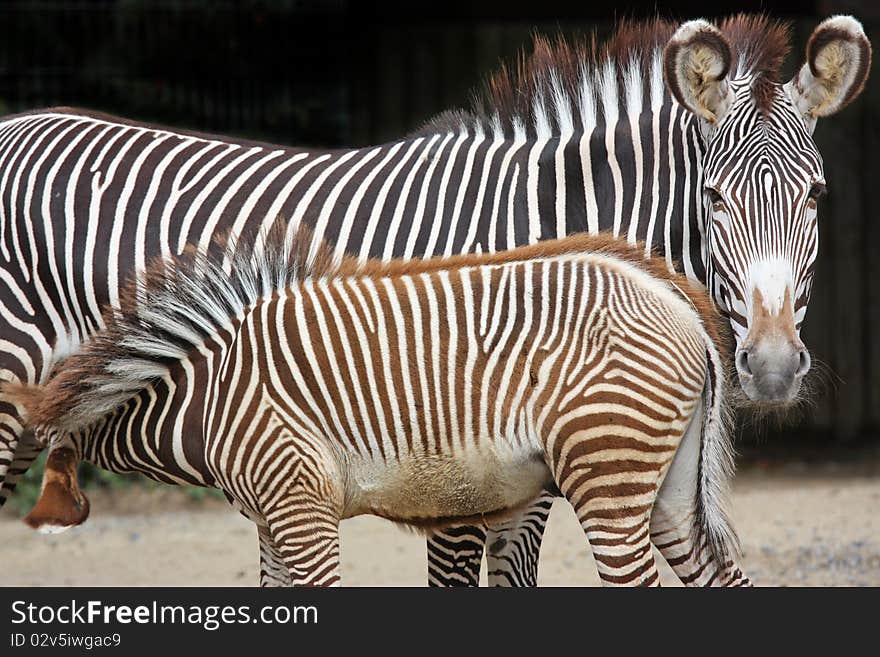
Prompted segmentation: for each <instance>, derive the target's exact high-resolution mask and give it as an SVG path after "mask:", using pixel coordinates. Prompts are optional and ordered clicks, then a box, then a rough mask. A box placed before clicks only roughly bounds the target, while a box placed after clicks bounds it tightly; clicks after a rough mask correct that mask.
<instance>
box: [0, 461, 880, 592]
mask: <svg viewBox="0 0 880 657" xmlns="http://www.w3.org/2000/svg"><path fill="white" fill-rule="evenodd" d="M733 517H734V521H735V524H736V526H737V528H738V530H739V533H740V536H741V538H742V540H743V547H744V556H743V559H742V561H743V565H744V566H745V569H746V572H748V573H749V575H750V576H751V577H752V579H753V580H754V581H755V582H756V583H757V584H759V585H789V586H804V585H807V586H809V585H813V586H817V585H818V586H828V585H848V586H852V585H873V586H880V458H872V459H870V461H868V462H865V460H861V461H859V462H857V463H856V464H853V463H850V464H841V463H836V464H835V463H823V464H822V465H818V466H817V465H806V464H787V465H781V466H780V465H767V464H764V465H763V466H762V465H760V464H758V465H755V464H753V465H751V466H749V467H746V468H744V469H743V470H742V471H741V472H740V474H738V475H737V478H736V481H735V484H734V495H733ZM0 545H2V546H3V547H0V557H2V562H3V563H4V565H5V568H4V569H3V570H2V571H0V584H2V585H25V586H33V585H80V586H85V585H103V586H141V585H178V586H221V585H247V586H250V585H254V584H256V583H257V576H258V570H259V568H258V554H257V540H256V532H255V530H254V527H253V525H251V523H250V522H248V521H247V520H245V519H244V518H242V517H241V516H239V515H238V514H237V513H235V512H234V511H232V510H231V509H230V508H228V507H226V506H225V505H224V504H223V503H222V502H215V501H209V502H207V503H198V504H197V503H194V502H191V501H188V500H187V499H186V498H185V497H184V495H183V494H182V492H181V491H180V490H177V489H173V488H170V487H169V488H167V489H166V488H163V489H161V490H152V491H149V492H148V493H145V492H143V491H141V492H138V491H137V490H135V491H132V492H129V491H126V492H124V493H122V494H118V493H117V494H115V495H108V494H93V495H92V513H91V518H90V519H89V521H88V522H87V523H86V524H85V525H84V526H82V527H79V528H76V529H73V530H71V531H69V532H67V533H64V534H59V535H54V536H44V535H40V534H37V533H35V532H32V531H31V530H29V529H28V528H27V527H26V526H25V525H24V524H23V523H22V522H20V520H19V519H18V518H16V517H15V516H14V515H13V514H12V513H11V512H9V511H7V510H3V512H2V513H0ZM658 560H659V561H661V565H662V568H663V583H664V584H666V585H678V582H677V580H676V579H675V576H674V575H673V574H672V572H671V571H670V570H669V569H668V567H667V566H666V564H665V563H662V558H660V557H659V555H658ZM342 576H343V583H344V584H345V585H348V586H359V585H361V586H362V585H399V586H421V585H423V584H424V582H425V544H424V539H422V538H421V537H420V536H418V535H415V534H412V533H408V532H405V531H401V530H400V529H399V528H397V527H396V526H394V525H392V524H391V523H388V522H386V521H383V520H379V519H377V518H372V517H361V518H354V519H351V520H347V521H345V522H344V523H343V525H342ZM539 583H540V584H541V585H544V586H564V585H570V586H591V585H597V584H598V583H599V579H598V575H597V574H596V568H595V565H594V563H593V559H592V557H591V555H590V551H589V548H588V546H587V543H586V540H585V538H584V536H583V534H582V532H581V530H580V527H579V526H578V524H577V522H576V520H575V517H574V513H573V512H572V510H571V507H570V506H569V505H568V504H567V503H566V502H565V501H563V500H557V502H556V505H555V506H554V509H553V513H552V515H551V519H550V524H549V526H548V528H547V534H546V538H545V541H544V547H543V549H542V553H541V562H540V570H539Z"/></svg>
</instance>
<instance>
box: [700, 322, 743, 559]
mask: <svg viewBox="0 0 880 657" xmlns="http://www.w3.org/2000/svg"><path fill="white" fill-rule="evenodd" d="M701 333H702V336H703V341H704V343H705V347H706V383H705V385H704V388H703V425H702V428H701V439H700V467H699V472H698V475H697V476H698V479H697V499H696V506H697V508H696V523H695V526H694V530H695V531H696V532H698V533H701V534H703V535H704V536H705V538H706V541H707V543H708V546H709V549H710V550H711V551H712V554H713V555H714V556H715V558H716V559H718V560H719V561H721V562H724V561H726V560H727V559H728V558H729V557H733V556H736V555H738V554H739V553H740V542H739V538H738V537H737V535H736V531H735V530H734V529H733V526H732V524H731V522H730V517H729V515H728V512H727V501H728V496H729V491H730V480H731V478H732V477H733V472H734V449H733V444H732V440H731V417H730V409H729V406H728V403H727V398H726V391H725V387H726V374H725V368H724V362H723V360H722V358H721V355H720V353H719V351H718V347H717V346H716V344H715V343H714V342H713V341H712V339H711V337H710V336H709V335H708V333H707V332H706V331H705V330H702V331H701ZM696 544H697V545H699V544H701V541H697V543H696Z"/></svg>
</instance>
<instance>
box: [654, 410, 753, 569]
mask: <svg viewBox="0 0 880 657" xmlns="http://www.w3.org/2000/svg"><path fill="white" fill-rule="evenodd" d="M700 424H701V415H697V416H695V418H694V419H693V420H692V421H691V424H690V426H689V427H688V429H687V431H686V432H685V435H684V438H683V439H682V441H681V444H680V445H679V446H678V450H676V452H675V457H674V458H673V459H672V464H671V465H670V466H669V472H668V473H667V474H666V478H665V479H664V480H663V485H662V486H661V487H660V492H659V493H658V495H657V501H656V502H655V503H654V509H653V511H652V512H651V540H652V541H653V543H654V545H656V546H657V549H658V550H660V554H662V555H663V558H664V559H666V561H667V562H668V563H669V565H670V566H671V567H672V569H673V570H674V571H675V574H676V575H677V576H678V578H679V579H680V580H681V581H682V583H683V584H685V585H686V586H751V582H750V581H749V578H748V577H746V575H745V574H743V572H742V570H740V568H739V567H738V566H737V565H736V563H735V562H733V561H732V560H728V561H727V562H726V563H719V562H718V561H717V560H716V559H715V557H714V555H713V554H712V552H711V551H710V550H709V548H708V544H707V542H706V539H705V536H704V535H703V534H702V533H701V532H700V531H699V530H698V528H696V527H695V526H694V525H695V523H696V520H697V518H696V514H695V509H696V506H697V504H696V496H697V479H696V473H698V472H699V467H700V466H699V458H700Z"/></svg>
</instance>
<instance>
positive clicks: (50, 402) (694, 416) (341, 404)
mask: <svg viewBox="0 0 880 657" xmlns="http://www.w3.org/2000/svg"><path fill="white" fill-rule="evenodd" d="M244 243H245V241H244V240H242V242H241V244H242V245H243V244H244ZM255 243H256V246H255V247H246V246H236V245H235V244H232V245H230V246H229V248H230V249H231V254H230V253H227V257H231V258H232V260H231V264H232V266H231V267H227V268H226V269H224V266H223V265H224V262H226V263H227V264H229V261H228V260H225V259H224V258H223V257H221V256H220V255H204V253H203V252H198V253H196V252H190V253H187V254H186V256H185V257H182V258H176V259H174V260H172V261H168V262H159V263H157V264H155V265H154V266H152V267H150V268H149V269H148V273H147V274H146V275H145V276H144V277H142V278H141V279H140V280H139V281H138V282H137V283H136V284H132V285H130V286H129V287H128V289H127V291H126V293H125V294H124V295H123V298H122V303H121V310H120V311H117V312H115V314H113V315H112V316H108V317H107V318H106V320H107V327H106V328H105V329H104V330H102V331H100V332H98V333H97V334H96V335H95V337H94V339H93V340H91V341H90V342H88V343H86V344H85V345H84V347H83V349H82V350H81V351H80V352H78V353H76V354H73V355H71V356H70V357H69V358H68V359H67V360H66V361H65V362H64V363H63V364H62V365H61V366H60V367H59V371H58V372H57V374H56V375H55V376H53V377H52V378H51V379H50V380H49V381H48V383H47V384H46V385H45V386H43V387H40V388H34V387H12V386H9V387H8V388H7V390H6V392H7V393H8V394H11V395H14V396H15V397H16V400H17V402H18V403H20V404H22V406H23V407H24V408H26V409H27V413H28V415H27V417H28V422H29V423H30V424H31V425H32V426H34V427H35V428H36V430H37V434H38V435H39V436H42V437H43V438H44V439H46V440H49V441H50V442H51V445H52V454H53V456H55V455H56V454H57V455H62V454H63V455H64V456H65V458H64V459H61V458H57V457H56V458H55V459H53V460H52V462H53V463H61V464H62V465H61V466H60V467H55V466H53V467H50V468H49V471H50V472H52V473H53V484H52V485H50V484H49V482H47V485H46V487H45V489H44V492H45V493H46V494H44V496H43V498H41V500H40V502H39V503H38V505H37V507H35V509H34V511H33V512H32V514H31V516H30V518H29V520H30V522H31V523H32V524H34V525H35V526H42V527H47V526H52V525H60V526H64V525H67V524H72V523H74V522H80V521H82V520H84V518H85V514H83V513H79V514H78V513H76V512H75V511H76V510H80V511H81V510H82V509H83V506H84V505H86V506H85V508H86V511H87V502H86V501H85V500H84V497H83V496H82V494H81V493H80V492H79V491H78V490H77V489H76V486H75V477H74V478H70V477H67V478H65V477H63V476H61V475H63V474H64V472H68V473H69V472H71V470H70V466H69V464H70V462H72V461H73V462H75V461H76V459H78V458H84V459H86V460H89V461H92V462H95V463H97V464H98V465H100V466H101V467H104V468H107V469H110V470H113V471H117V472H119V471H122V472H126V471H132V470H136V471H141V472H144V473H145V474H147V475H148V476H151V477H154V478H156V479H159V480H162V481H167V482H178V483H190V484H198V485H205V486H215V487H217V488H219V489H221V490H222V491H224V493H225V494H226V496H227V497H228V499H229V500H230V502H232V504H233V505H234V506H236V507H237V508H238V509H240V510H241V511H242V512H243V513H244V514H245V515H247V516H248V517H249V518H251V519H252V520H253V521H254V522H255V523H256V524H257V525H258V528H259V537H260V548H261V549H260V553H261V562H262V570H261V582H262V583H263V584H313V585H325V584H336V583H338V582H339V538H338V526H339V522H340V520H341V519H344V518H348V517H351V516H355V515H359V514H364V513H370V514H376V515H379V516H382V517H385V518H388V519H391V520H393V521H396V522H399V523H404V524H407V525H412V526H416V527H419V528H422V529H425V530H428V531H430V530H431V529H434V528H437V527H441V526H445V525H447V524H449V523H456V522H457V523H460V522H484V521H487V522H491V521H493V520H498V519H502V518H504V517H505V516H507V515H509V514H511V513H514V512H516V511H517V510H518V509H520V508H522V507H523V506H524V505H527V504H528V503H529V502H530V501H531V500H532V499H533V498H534V497H535V496H536V495H538V494H539V493H540V492H541V491H543V490H545V489H550V490H554V491H559V492H561V494H562V495H564V496H565V497H566V498H567V499H568V500H569V501H570V502H571V503H572V504H573V506H574V508H575V510H576V512H577V515H578V518H579V519H580V522H581V524H582V526H583V529H584V531H585V533H586V536H587V538H588V540H589V542H590V545H591V547H592V550H593V552H594V554H595V557H596V561H597V564H598V566H599V571H600V575H601V577H602V580H603V582H605V583H606V584H648V585H651V584H658V583H659V578H658V573H657V569H656V566H655V564H654V557H653V554H652V550H651V543H652V541H653V543H654V544H656V545H657V547H658V548H660V550H661V552H662V553H663V554H664V555H665V556H666V558H667V559H668V560H669V562H670V563H671V564H672V565H673V568H674V569H675V572H676V573H677V574H678V576H679V577H680V578H681V579H682V580H683V581H685V582H686V583H697V584H709V583H711V584H747V583H748V579H747V578H746V577H745V576H744V575H743V574H742V572H741V571H740V570H739V568H738V567H737V566H736V564H735V563H734V561H733V559H734V555H735V554H736V549H737V545H736V538H735V535H734V532H733V530H732V529H731V527H730V525H729V523H728V520H727V518H726V515H725V512H724V498H725V494H726V484H727V480H728V478H729V477H730V474H731V468H732V457H731V448H730V444H729V438H728V434H727V427H726V422H725V417H724V376H723V375H722V369H723V367H722V364H721V363H722V357H721V355H719V348H718V347H717V346H716V345H717V343H718V341H719V334H718V329H717V327H716V324H715V317H714V315H713V312H712V310H711V309H710V306H709V303H708V302H707V300H706V297H705V296H704V295H703V294H701V293H700V292H698V291H694V290H693V288H691V286H690V284H689V283H688V282H687V280H686V279H684V278H682V277H677V276H672V275H670V274H669V273H668V271H667V269H666V267H665V265H664V264H663V262H662V261H654V260H651V259H645V258H644V257H643V256H642V255H641V254H642V253H643V252H644V250H643V247H628V246H625V245H621V244H619V243H617V242H615V241H614V240H611V239H610V238H608V237H606V236H601V235H600V236H587V235H578V236H574V237H570V238H567V239H564V240H558V241H552V242H543V243H540V244H537V245H534V246H531V247H525V248H522V249H517V250H513V251H508V252H503V253H499V254H492V255H482V256H480V255H474V256H459V257H454V258H449V259H433V260H425V261H410V262H401V261H392V262H391V263H378V262H374V261H368V262H367V263H366V264H359V263H358V262H356V261H354V260H351V259H344V260H343V261H342V262H341V263H337V264H334V258H333V252H332V250H330V249H329V248H328V247H324V246H321V247H320V248H318V249H317V250H316V249H314V248H313V242H312V238H311V236H310V235H308V234H307V233H306V232H304V231H297V232H294V231H293V230H292V229H291V230H290V231H286V230H285V229H284V228H278V227H276V228H275V229H273V230H272V231H271V232H270V233H269V234H268V235H266V236H263V237H261V238H260V239H257V240H255ZM57 470H61V472H60V474H59V473H58V472H57ZM65 487H66V488H67V490H66V491H65ZM59 491H60V492H59ZM71 506H74V507H75V509H74V511H71ZM65 513H66V515H65ZM71 518H72V519H73V520H71Z"/></svg>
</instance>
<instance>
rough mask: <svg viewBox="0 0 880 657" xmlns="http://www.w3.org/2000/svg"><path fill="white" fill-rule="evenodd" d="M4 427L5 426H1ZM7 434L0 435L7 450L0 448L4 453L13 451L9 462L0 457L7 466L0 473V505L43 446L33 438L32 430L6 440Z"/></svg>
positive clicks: (13, 489)
mask: <svg viewBox="0 0 880 657" xmlns="http://www.w3.org/2000/svg"><path fill="white" fill-rule="evenodd" d="M3 428H6V427H3ZM8 435H9V434H5V433H4V434H3V435H0V441H2V443H3V444H4V446H5V445H8V449H9V450H10V451H9V452H7V451H6V449H7V448H6V447H4V448H2V449H0V451H2V452H3V454H4V456H5V454H9V453H10V452H12V453H13V456H12V460H11V462H9V461H8V460H5V459H0V461H2V463H3V466H7V464H8V467H6V470H5V473H4V474H0V481H2V482H3V483H2V485H0V506H3V504H5V503H6V500H7V499H9V497H10V496H11V495H12V493H13V491H15V487H16V485H17V484H18V482H19V481H20V480H21V478H22V477H23V476H24V474H25V473H26V472H27V471H28V470H29V469H30V467H31V465H33V463H34V461H35V460H36V459H37V457H38V456H39V455H40V454H41V453H42V451H43V449H44V446H43V445H42V444H40V443H38V442H37V441H36V440H35V439H34V433H33V431H30V430H28V429H25V430H24V431H23V432H22V433H21V435H20V436H16V437H15V438H13V439H10V440H7V439H6V438H7V436H8Z"/></svg>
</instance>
